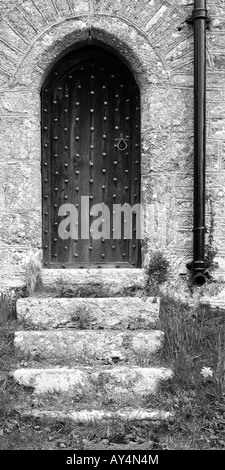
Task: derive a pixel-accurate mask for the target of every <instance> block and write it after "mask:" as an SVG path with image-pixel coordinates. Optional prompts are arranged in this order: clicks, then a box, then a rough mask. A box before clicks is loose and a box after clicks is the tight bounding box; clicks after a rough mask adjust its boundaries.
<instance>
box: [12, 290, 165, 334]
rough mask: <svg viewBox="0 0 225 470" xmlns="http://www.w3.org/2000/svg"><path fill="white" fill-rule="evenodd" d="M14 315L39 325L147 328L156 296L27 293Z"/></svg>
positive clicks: (155, 316)
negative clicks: (70, 296) (62, 296)
mask: <svg viewBox="0 0 225 470" xmlns="http://www.w3.org/2000/svg"><path fill="white" fill-rule="evenodd" d="M17 317H18V320H19V321H22V322H26V323H28V324H30V325H33V327H35V328H39V329H42V328H76V329H95V330H96V329H116V330H119V329H124V328H125V329H128V328H129V329H147V328H149V327H151V326H155V325H156V322H157V321H158V318H159V299H157V298H155V297H153V298H151V297H144V298H138V297H117V298H116V297H113V298H76V299H66V298H65V299H57V298H45V299H42V298H32V297H29V298H27V299H19V300H18V301H17Z"/></svg>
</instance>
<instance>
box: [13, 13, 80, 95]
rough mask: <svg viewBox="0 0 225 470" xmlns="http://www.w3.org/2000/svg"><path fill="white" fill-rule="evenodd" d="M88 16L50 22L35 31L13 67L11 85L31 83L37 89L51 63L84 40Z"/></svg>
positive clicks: (29, 84)
mask: <svg viewBox="0 0 225 470" xmlns="http://www.w3.org/2000/svg"><path fill="white" fill-rule="evenodd" d="M88 37H89V26H88V19H87V16H86V15H85V16H84V17H82V18H81V17H80V16H79V17H77V18H67V19H64V20H61V21H60V22H58V23H54V24H52V25H50V26H49V27H48V28H46V29H45V30H44V31H43V32H42V33H41V34H39V35H37V36H36V38H35V39H34V41H33V42H32V43H31V44H30V45H29V47H28V49H27V51H26V53H25V54H24V56H23V58H22V59H21V60H20V62H19V63H18V65H17V67H16V71H15V73H14V76H13V77H12V80H11V86H18V85H19V86H29V87H30V86H31V87H32V88H34V89H37V90H41V87H42V84H43V82H44V80H45V78H46V76H47V74H48V72H49V70H50V69H51V67H52V66H53V65H54V63H55V62H56V61H57V60H58V59H59V58H60V57H62V56H63V55H64V54H66V53H68V52H69V50H70V49H72V48H73V47H79V46H81V45H82V44H85V43H86V42H87V41H88Z"/></svg>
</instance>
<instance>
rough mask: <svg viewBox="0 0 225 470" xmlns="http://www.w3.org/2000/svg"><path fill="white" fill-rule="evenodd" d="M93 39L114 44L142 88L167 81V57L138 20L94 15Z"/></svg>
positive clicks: (108, 44)
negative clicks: (164, 58) (164, 59)
mask: <svg viewBox="0 0 225 470" xmlns="http://www.w3.org/2000/svg"><path fill="white" fill-rule="evenodd" d="M90 34H91V38H92V40H95V41H99V42H100V43H102V44H105V45H107V46H109V47H111V48H112V49H113V51H114V53H116V54H119V55H120V57H121V59H122V60H123V61H125V62H126V64H127V65H128V67H129V68H130V69H131V72H132V73H133V75H134V77H135V79H136V81H137V83H138V85H139V86H140V89H142V88H143V87H144V86H145V84H149V83H165V82H166V81H168V79H169V72H168V71H167V70H166V67H165V64H164V63H163V59H162V57H161V56H160V53H159V52H158V50H157V49H156V48H155V47H154V46H153V45H152V43H151V42H150V41H149V38H148V37H147V35H145V33H143V32H142V31H141V30H140V29H139V28H138V27H137V26H136V25H135V24H133V23H131V22H129V21H125V20H124V18H119V17H118V16H117V17H115V16H109V15H93V16H92V18H91V26H90Z"/></svg>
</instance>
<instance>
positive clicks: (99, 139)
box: [42, 47, 140, 268]
mask: <svg viewBox="0 0 225 470" xmlns="http://www.w3.org/2000/svg"><path fill="white" fill-rule="evenodd" d="M42 177H43V179H42V187H43V248H44V263H45V266H46V267H52V268H54V267H64V268H65V267H66V268H69V267H73V268H74V267H77V268H81V267H100V266H101V267H113V266H117V267H128V266H129V267H137V266H140V240H139V239H137V237H136V235H137V223H138V221H137V220H135V219H136V217H137V215H136V214H135V213H132V214H131V217H132V219H133V225H132V234H131V238H130V237H127V232H126V224H127V223H128V222H129V221H128V220H126V218H125V217H127V215H126V214H127V213H126V210H128V208H129V207H130V206H131V207H133V206H134V205H135V204H138V203H139V202H140V97H139V90H138V87H137V85H136V82H135V81H134V78H133V76H132V75H131V73H130V71H129V70H128V69H127V67H125V65H124V64H123V63H122V62H121V61H120V60H119V59H118V58H117V57H115V56H114V55H112V54H111V53H109V52H106V51H104V50H102V49H100V48H95V47H86V48H84V49H81V50H80V51H75V52H73V53H70V54H69V55H68V56H66V57H64V58H63V59H62V60H61V61H59V63H58V64H56V66H55V67H54V68H53V70H52V71H51V73H50V74H49V77H48V78H47V80H46V82H45V84H44V86H43V89H42ZM96 205H97V206H96ZM119 205H121V206H123V209H124V210H125V215H124V212H123V211H122V216H121V237H119V236H120V234H119V232H118V229H117V228H116V229H115V226H114V225H115V220H116V211H117V208H118V206H119ZM75 208H76V209H75ZM74 217H75V219H74ZM62 221H64V223H63V224H62ZM113 222H114V223H113ZM63 230H64V231H63ZM63 233H64V235H63ZM125 235H126V236H125ZM116 237H117V238H116Z"/></svg>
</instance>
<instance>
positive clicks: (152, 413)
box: [17, 407, 173, 423]
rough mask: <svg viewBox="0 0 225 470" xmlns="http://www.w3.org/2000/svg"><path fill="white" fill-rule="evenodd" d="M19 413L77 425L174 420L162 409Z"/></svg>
mask: <svg viewBox="0 0 225 470" xmlns="http://www.w3.org/2000/svg"><path fill="white" fill-rule="evenodd" d="M17 412H18V413H19V414H20V415H21V416H23V417H25V418H26V417H30V416H32V417H33V418H39V419H44V420H45V419H48V420H57V421H60V422H68V421H73V422H75V423H86V422H96V421H101V422H102V421H103V420H113V421H115V420H122V421H126V422H131V421H151V422H157V421H158V422H159V421H166V420H169V419H172V418H173V413H172V412H170V411H165V410H161V409H144V408H128V407H127V408H124V409H119V410H106V409H97V410H95V409H93V410H88V409H84V410H73V409H70V410H68V411H62V410H57V409H56V410H48V409H43V410H41V409H35V408H31V409H26V410H21V409H20V408H17Z"/></svg>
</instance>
